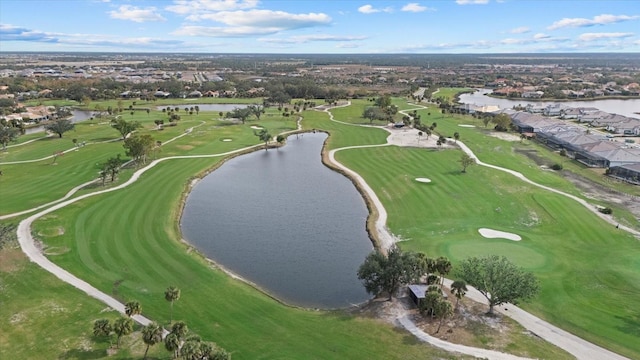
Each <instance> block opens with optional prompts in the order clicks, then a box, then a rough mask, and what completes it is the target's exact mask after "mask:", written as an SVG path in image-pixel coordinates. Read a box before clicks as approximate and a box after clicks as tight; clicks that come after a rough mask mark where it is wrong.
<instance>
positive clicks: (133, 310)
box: [124, 300, 142, 317]
mask: <svg viewBox="0 0 640 360" xmlns="http://www.w3.org/2000/svg"><path fill="white" fill-rule="evenodd" d="M124 312H125V313H126V314H127V316H128V317H132V316H134V315H138V314H140V313H142V306H141V305H140V303H139V302H137V301H135V300H133V301H129V302H127V303H126V304H124Z"/></svg>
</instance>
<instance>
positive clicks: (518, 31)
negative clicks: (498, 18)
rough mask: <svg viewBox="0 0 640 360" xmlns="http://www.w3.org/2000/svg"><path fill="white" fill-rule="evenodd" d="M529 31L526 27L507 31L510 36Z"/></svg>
mask: <svg viewBox="0 0 640 360" xmlns="http://www.w3.org/2000/svg"><path fill="white" fill-rule="evenodd" d="M529 31H531V29H529V28H528V27H526V26H520V27H517V28H515V29H511V30H509V32H510V33H512V34H524V33H528V32H529Z"/></svg>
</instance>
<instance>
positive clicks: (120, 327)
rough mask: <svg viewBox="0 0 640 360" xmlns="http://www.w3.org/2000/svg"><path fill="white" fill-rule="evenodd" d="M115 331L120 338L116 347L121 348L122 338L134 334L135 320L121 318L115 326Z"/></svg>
mask: <svg viewBox="0 0 640 360" xmlns="http://www.w3.org/2000/svg"><path fill="white" fill-rule="evenodd" d="M113 331H114V332H115V333H116V335H117V336H118V341H117V342H116V346H117V347H118V349H119V348H120V338H121V337H122V336H124V335H129V334H131V333H132V332H133V320H131V319H130V318H125V317H121V318H119V319H118V320H116V322H115V323H114V324H113Z"/></svg>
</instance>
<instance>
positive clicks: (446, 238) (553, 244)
mask: <svg viewBox="0 0 640 360" xmlns="http://www.w3.org/2000/svg"><path fill="white" fill-rule="evenodd" d="M460 154H461V152H460V151H458V150H443V151H438V150H425V149H407V148H398V147H380V148H366V149H350V150H344V151H340V152H338V154H336V157H337V160H338V161H340V162H342V163H344V164H345V165H347V166H349V167H350V168H352V169H353V170H355V171H357V172H358V173H360V174H363V175H364V176H365V179H366V180H367V182H368V183H369V185H371V186H372V188H373V189H374V190H375V191H376V193H377V194H379V197H380V199H381V201H382V202H383V204H384V205H385V208H386V209H387V212H388V214H389V219H388V226H389V228H390V229H391V230H392V231H393V232H394V233H395V234H397V235H399V236H400V237H401V238H402V239H404V240H406V241H403V242H401V246H402V247H404V248H406V249H411V250H418V251H424V252H426V253H427V254H429V255H431V256H448V257H449V258H451V259H452V261H453V262H454V268H455V264H456V263H458V262H459V261H460V260H462V259H464V258H466V257H468V256H482V255H488V254H498V255H504V256H507V257H508V258H509V259H511V260H512V261H514V262H516V263H517V264H518V265H520V266H523V267H525V268H526V269H528V270H530V271H533V272H534V273H535V274H536V275H537V276H538V278H539V279H540V282H541V293H540V295H539V296H538V297H537V298H536V299H535V300H534V301H532V302H531V303H529V304H525V305H524V307H525V308H526V309H528V310H530V311H533V312H534V313H536V314H538V315H540V316H542V317H543V318H546V319H548V320H549V321H551V322H552V323H554V324H556V325H558V326H560V327H561V328H564V329H566V330H568V331H570V332H572V333H575V334H576V335H578V336H580V337H583V338H585V339H587V340H589V341H593V342H595V343H597V344H599V345H601V346H603V347H606V348H609V349H612V350H614V351H617V352H620V353H622V354H624V355H626V356H630V357H632V358H637V357H639V356H640V343H638V341H637V339H638V331H637V329H638V328H640V321H639V320H638V319H639V318H640V316H639V315H640V312H639V311H638V309H640V261H638V259H640V242H638V240H637V239H635V238H633V237H632V236H630V235H628V234H627V233H624V232H621V231H619V230H616V229H615V227H614V226H611V225H610V224H608V223H605V222H604V221H602V220H600V219H599V218H598V217H597V216H596V215H594V214H592V213H591V212H590V211H588V210H587V209H585V208H584V207H582V205H579V204H578V203H577V202H575V201H573V200H570V199H568V198H565V197H562V196H558V195H556V194H553V193H551V192H548V191H545V190H542V189H538V188H534V187H532V186H529V185H527V184H525V183H524V182H522V181H520V180H518V179H516V178H515V177H513V176H511V175H508V174H506V173H503V172H499V171H495V170H492V169H488V168H485V167H480V166H472V167H470V168H469V169H468V173H467V174H462V173H461V172H460V170H461V168H460V165H459V163H458V160H459V158H460ZM417 177H427V178H430V179H431V180H432V181H433V182H432V183H430V184H424V183H418V182H416V181H415V178H417ZM481 227H488V228H492V229H496V230H502V231H507V232H513V233H516V234H519V235H521V236H522V237H523V240H522V241H520V242H514V241H509V240H501V239H484V238H482V237H481V236H480V235H479V234H478V232H477V230H478V228H481ZM633 329H636V330H635V331H634V330H633Z"/></svg>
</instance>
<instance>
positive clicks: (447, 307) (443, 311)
mask: <svg viewBox="0 0 640 360" xmlns="http://www.w3.org/2000/svg"><path fill="white" fill-rule="evenodd" d="M433 311H434V316H435V317H436V318H438V319H440V321H439V322H438V328H437V329H436V332H435V333H436V334H437V333H438V332H439V331H440V328H441V327H442V323H443V322H444V319H446V318H447V317H449V316H451V315H452V314H453V309H452V308H451V303H450V302H448V301H447V300H446V299H444V298H441V299H440V300H438V301H437V302H436V306H435V307H434V309H433Z"/></svg>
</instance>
